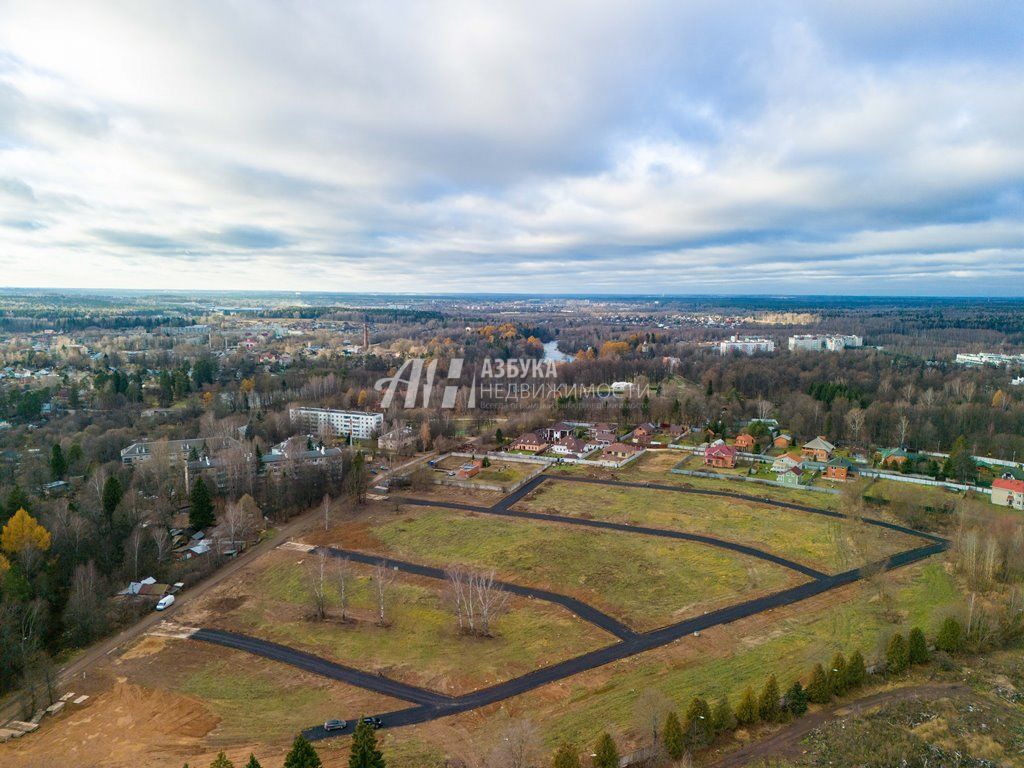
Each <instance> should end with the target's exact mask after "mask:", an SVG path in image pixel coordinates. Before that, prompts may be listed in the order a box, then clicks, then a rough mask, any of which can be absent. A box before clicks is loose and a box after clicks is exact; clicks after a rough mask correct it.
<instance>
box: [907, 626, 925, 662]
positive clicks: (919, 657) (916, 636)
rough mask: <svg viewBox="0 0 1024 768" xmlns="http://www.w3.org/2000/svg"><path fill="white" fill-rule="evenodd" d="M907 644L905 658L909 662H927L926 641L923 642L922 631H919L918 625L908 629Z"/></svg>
mask: <svg viewBox="0 0 1024 768" xmlns="http://www.w3.org/2000/svg"><path fill="white" fill-rule="evenodd" d="M907 646H908V647H907V658H908V659H909V661H910V663H911V664H927V663H928V643H926V642H925V639H924V632H922V631H921V628H920V627H914V628H913V629H912V630H910V636H909V637H908V638H907Z"/></svg>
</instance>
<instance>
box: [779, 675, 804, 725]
mask: <svg viewBox="0 0 1024 768" xmlns="http://www.w3.org/2000/svg"><path fill="white" fill-rule="evenodd" d="M783 706H784V707H785V710H786V711H787V712H789V714H791V715H792V716H793V717H800V716H801V715H803V714H804V713H805V712H807V691H805V690H804V687H803V686H802V685H800V681H799V680H797V681H796V682H795V683H793V684H792V685H791V686H790V687H789V690H788V691H786V695H785V696H784V697H783Z"/></svg>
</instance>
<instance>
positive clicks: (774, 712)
mask: <svg viewBox="0 0 1024 768" xmlns="http://www.w3.org/2000/svg"><path fill="white" fill-rule="evenodd" d="M757 713H758V715H760V717H761V719H762V720H764V721H765V722H766V723H777V722H779V720H781V719H782V711H781V708H780V707H779V681H778V680H776V679H775V675H769V676H768V679H767V680H765V683H764V688H762V689H761V697H760V698H759V699H758V701H757Z"/></svg>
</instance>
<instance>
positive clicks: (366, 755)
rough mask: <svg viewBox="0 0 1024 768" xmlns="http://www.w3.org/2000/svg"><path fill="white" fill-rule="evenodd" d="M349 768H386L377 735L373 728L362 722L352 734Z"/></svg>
mask: <svg viewBox="0 0 1024 768" xmlns="http://www.w3.org/2000/svg"><path fill="white" fill-rule="evenodd" d="M348 768H384V755H382V754H381V751H380V750H379V749H377V734H376V732H374V730H373V726H372V725H370V724H369V723H367V722H365V721H363V720H360V721H359V725H357V726H356V732H355V733H354V734H352V751H351V752H349V756H348Z"/></svg>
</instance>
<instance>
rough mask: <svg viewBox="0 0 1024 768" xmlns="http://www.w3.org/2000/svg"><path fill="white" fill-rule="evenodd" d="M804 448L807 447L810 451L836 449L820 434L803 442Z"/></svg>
mask: <svg viewBox="0 0 1024 768" xmlns="http://www.w3.org/2000/svg"><path fill="white" fill-rule="evenodd" d="M804 448H809V449H811V450H812V451H828V452H829V453H832V451H834V450H835V449H836V447H835V446H834V445H832V443H830V442H829V441H828V440H826V439H825V438H824V437H821V436H819V437H816V438H814V439H813V440H811V442H809V443H805V444H804Z"/></svg>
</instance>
